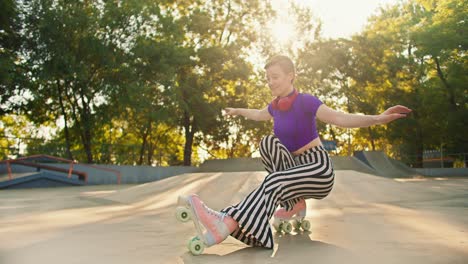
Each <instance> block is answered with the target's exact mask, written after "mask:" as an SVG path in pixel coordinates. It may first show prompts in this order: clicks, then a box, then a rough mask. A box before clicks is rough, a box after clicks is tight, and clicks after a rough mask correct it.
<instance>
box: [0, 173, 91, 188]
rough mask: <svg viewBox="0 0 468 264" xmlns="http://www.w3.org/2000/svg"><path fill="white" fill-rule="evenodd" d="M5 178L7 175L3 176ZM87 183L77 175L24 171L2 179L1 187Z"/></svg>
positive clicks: (45, 186) (58, 185) (38, 186)
mask: <svg viewBox="0 0 468 264" xmlns="http://www.w3.org/2000/svg"><path fill="white" fill-rule="evenodd" d="M3 178H4V179H5V177H3ZM84 184H85V183H84V182H83V181H81V180H79V179H77V178H76V177H73V178H70V179H69V178H67V177H64V176H62V175H57V174H53V173H50V172H45V171H44V172H37V173H22V174H21V176H18V174H17V175H16V178H13V179H12V180H3V181H0V190H1V189H29V188H50V187H66V186H83V185H84Z"/></svg>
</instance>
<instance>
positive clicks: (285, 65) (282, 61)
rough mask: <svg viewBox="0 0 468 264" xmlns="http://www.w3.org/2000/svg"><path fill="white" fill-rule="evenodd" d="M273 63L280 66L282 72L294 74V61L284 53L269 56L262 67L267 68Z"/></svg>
mask: <svg viewBox="0 0 468 264" xmlns="http://www.w3.org/2000/svg"><path fill="white" fill-rule="evenodd" d="M273 65H278V66H280V68H281V70H283V72H284V73H290V72H292V73H294V74H296V70H295V68H294V63H293V61H292V60H291V59H290V58H289V57H288V56H284V55H276V56H273V57H272V58H270V59H269V60H268V62H267V64H265V67H264V69H265V70H266V69H268V68H270V67H271V66H273Z"/></svg>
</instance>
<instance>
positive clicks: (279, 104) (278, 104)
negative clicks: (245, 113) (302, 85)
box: [271, 89, 299, 111]
mask: <svg viewBox="0 0 468 264" xmlns="http://www.w3.org/2000/svg"><path fill="white" fill-rule="evenodd" d="M298 94H299V93H298V92H297V91H296V89H294V91H292V92H291V93H290V94H289V95H288V96H286V97H277V98H276V99H275V100H273V101H272V102H271V106H272V107H273V109H275V110H280V111H288V110H289V108H291V106H292V104H293V103H294V100H296V97H297V95H298Z"/></svg>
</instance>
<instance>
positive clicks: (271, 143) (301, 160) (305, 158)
mask: <svg viewBox="0 0 468 264" xmlns="http://www.w3.org/2000/svg"><path fill="white" fill-rule="evenodd" d="M260 154H261V156H262V161H263V164H264V165H265V168H266V170H267V171H268V173H269V174H268V175H267V176H266V177H265V179H264V180H263V182H262V183H261V184H260V186H258V187H257V188H256V189H255V190H253V191H252V192H251V193H250V194H249V195H247V197H245V198H244V199H243V200H242V201H241V202H240V203H238V204H237V205H233V206H229V207H227V208H225V209H223V210H222V212H225V213H227V214H228V215H230V216H231V217H232V218H234V220H236V221H237V222H238V223H239V228H238V229H237V230H235V231H234V232H232V233H231V236H233V237H234V238H236V239H238V240H240V241H242V242H243V243H245V244H247V245H250V246H260V247H266V248H270V249H271V248H273V234H272V231H271V227H270V223H269V220H270V218H271V217H272V216H273V213H274V212H275V210H276V208H277V207H278V206H279V205H281V206H283V207H285V208H286V210H291V209H292V208H293V206H294V204H296V203H297V201H299V200H300V199H308V198H314V199H323V198H325V197H326V196H327V195H328V194H329V193H330V191H331V190H332V188H333V180H334V171H333V167H332V163H331V160H330V157H329V156H328V153H327V151H326V150H325V149H324V148H323V147H322V146H317V147H313V148H311V149H309V150H307V151H305V152H304V153H303V154H301V155H299V156H296V157H294V156H292V155H291V153H290V152H289V151H288V150H287V149H286V147H285V146H284V145H283V144H281V142H280V141H279V139H278V138H277V137H275V136H266V137H264V138H263V139H262V141H261V145H260Z"/></svg>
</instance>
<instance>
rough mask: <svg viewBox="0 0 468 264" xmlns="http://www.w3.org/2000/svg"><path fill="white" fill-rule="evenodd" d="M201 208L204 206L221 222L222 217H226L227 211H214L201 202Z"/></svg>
mask: <svg viewBox="0 0 468 264" xmlns="http://www.w3.org/2000/svg"><path fill="white" fill-rule="evenodd" d="M203 208H205V210H206V212H207V213H209V214H211V215H214V216H216V217H217V218H219V219H220V220H221V221H222V222H224V218H225V217H226V215H227V213H221V212H218V211H215V210H213V209H211V208H209V207H208V206H206V204H203Z"/></svg>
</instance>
